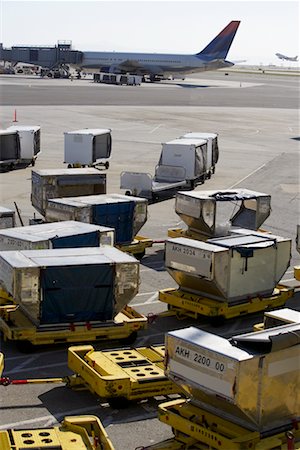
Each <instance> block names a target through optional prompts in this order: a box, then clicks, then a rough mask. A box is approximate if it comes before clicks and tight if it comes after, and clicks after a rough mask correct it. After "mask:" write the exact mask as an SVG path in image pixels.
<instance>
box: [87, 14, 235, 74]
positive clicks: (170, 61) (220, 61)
mask: <svg viewBox="0 0 300 450" xmlns="http://www.w3.org/2000/svg"><path fill="white" fill-rule="evenodd" d="M239 24H240V21H232V22H230V23H229V24H228V25H227V27H225V28H224V30H222V31H221V32H220V33H219V34H218V35H217V36H216V37H215V38H214V39H213V40H212V41H211V42H210V43H209V44H208V45H207V46H206V47H205V48H204V49H203V50H202V51H201V52H199V53H196V54H194V55H175V54H166V53H119V52H83V59H82V64H81V66H82V68H86V69H89V68H90V69H99V70H100V71H101V72H109V73H131V74H135V75H148V76H149V77H150V80H151V81H155V80H160V79H162V78H165V77H168V76H171V75H175V76H176V75H178V74H186V73H193V72H202V71H205V70H216V69H221V68H224V67H231V66H233V65H234V63H232V62H230V61H226V59H225V58H226V56H227V53H228V52H229V49H230V46H231V44H232V41H233V39H234V36H235V34H236V31H237V29H238V27H239Z"/></svg>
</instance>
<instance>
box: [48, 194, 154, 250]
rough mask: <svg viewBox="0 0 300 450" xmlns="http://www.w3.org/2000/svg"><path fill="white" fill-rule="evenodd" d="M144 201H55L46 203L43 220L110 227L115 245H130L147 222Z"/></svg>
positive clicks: (107, 196)
mask: <svg viewBox="0 0 300 450" xmlns="http://www.w3.org/2000/svg"><path fill="white" fill-rule="evenodd" d="M147 206H148V201H147V200H146V199H144V198H139V197H132V196H126V195H122V194H103V195H89V196H83V197H70V198H55V199H51V200H49V201H48V205H47V209H46V220H47V221H48V222H55V221H60V220H78V221H81V222H86V223H93V224H96V225H101V226H107V227H112V228H114V230H115V243H116V244H127V243H131V242H132V241H133V240H134V238H135V236H136V235H137V233H138V232H139V230H140V229H141V228H142V226H143V225H144V223H145V222H146V220H147Z"/></svg>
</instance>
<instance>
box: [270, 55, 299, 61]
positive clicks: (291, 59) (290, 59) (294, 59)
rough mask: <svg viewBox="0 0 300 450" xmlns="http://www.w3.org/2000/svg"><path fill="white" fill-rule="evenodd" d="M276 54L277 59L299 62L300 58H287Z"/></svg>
mask: <svg viewBox="0 0 300 450" xmlns="http://www.w3.org/2000/svg"><path fill="white" fill-rule="evenodd" d="M275 54H276V56H277V58H279V59H283V60H285V61H295V62H296V61H298V56H285V55H282V54H281V53H275Z"/></svg>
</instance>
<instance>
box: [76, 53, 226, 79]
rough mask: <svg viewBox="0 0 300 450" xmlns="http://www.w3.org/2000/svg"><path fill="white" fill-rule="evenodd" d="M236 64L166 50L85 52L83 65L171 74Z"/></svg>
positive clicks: (123, 71) (140, 73)
mask: <svg viewBox="0 0 300 450" xmlns="http://www.w3.org/2000/svg"><path fill="white" fill-rule="evenodd" d="M232 65H233V64H232V63H230V62H229V61H224V59H220V58H216V59H211V57H210V58H205V56H204V55H203V56H201V57H199V56H197V55H178V54H163V53H119V52H84V53H83V60H82V67H84V68H87V69H89V68H90V69H91V68H93V69H99V70H100V71H106V72H114V73H127V72H129V73H135V74H139V75H147V74H155V75H162V76H165V75H167V76H168V75H172V74H186V73H194V72H202V71H205V70H215V69H220V68H223V67H230V66H232Z"/></svg>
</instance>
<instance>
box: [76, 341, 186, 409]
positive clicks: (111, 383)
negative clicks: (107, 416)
mask: <svg viewBox="0 0 300 450" xmlns="http://www.w3.org/2000/svg"><path fill="white" fill-rule="evenodd" d="M164 355H165V348H164V346H163V345H153V346H151V347H139V348H130V347H129V348H126V347H125V348H117V349H113V350H104V351H96V350H95V349H94V348H93V347H92V346H91V345H85V346H78V347H69V350H68V367H69V368H70V369H71V370H72V371H73V372H74V373H75V375H74V376H71V377H69V380H68V384H69V385H70V387H75V388H76V386H82V385H84V386H85V387H86V388H88V389H89V390H90V391H91V392H93V393H95V394H96V395H98V396H99V397H101V398H106V399H108V401H109V402H110V403H112V404H114V406H117V405H118V404H122V403H123V404H124V400H127V401H131V400H141V399H146V398H149V397H155V396H158V395H164V396H168V395H170V394H177V393H180V392H182V390H181V389H180V388H179V387H178V386H176V384H175V383H173V382H172V381H170V380H169V379H168V378H167V377H166V376H165V374H164ZM123 406H124V405H123Z"/></svg>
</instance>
